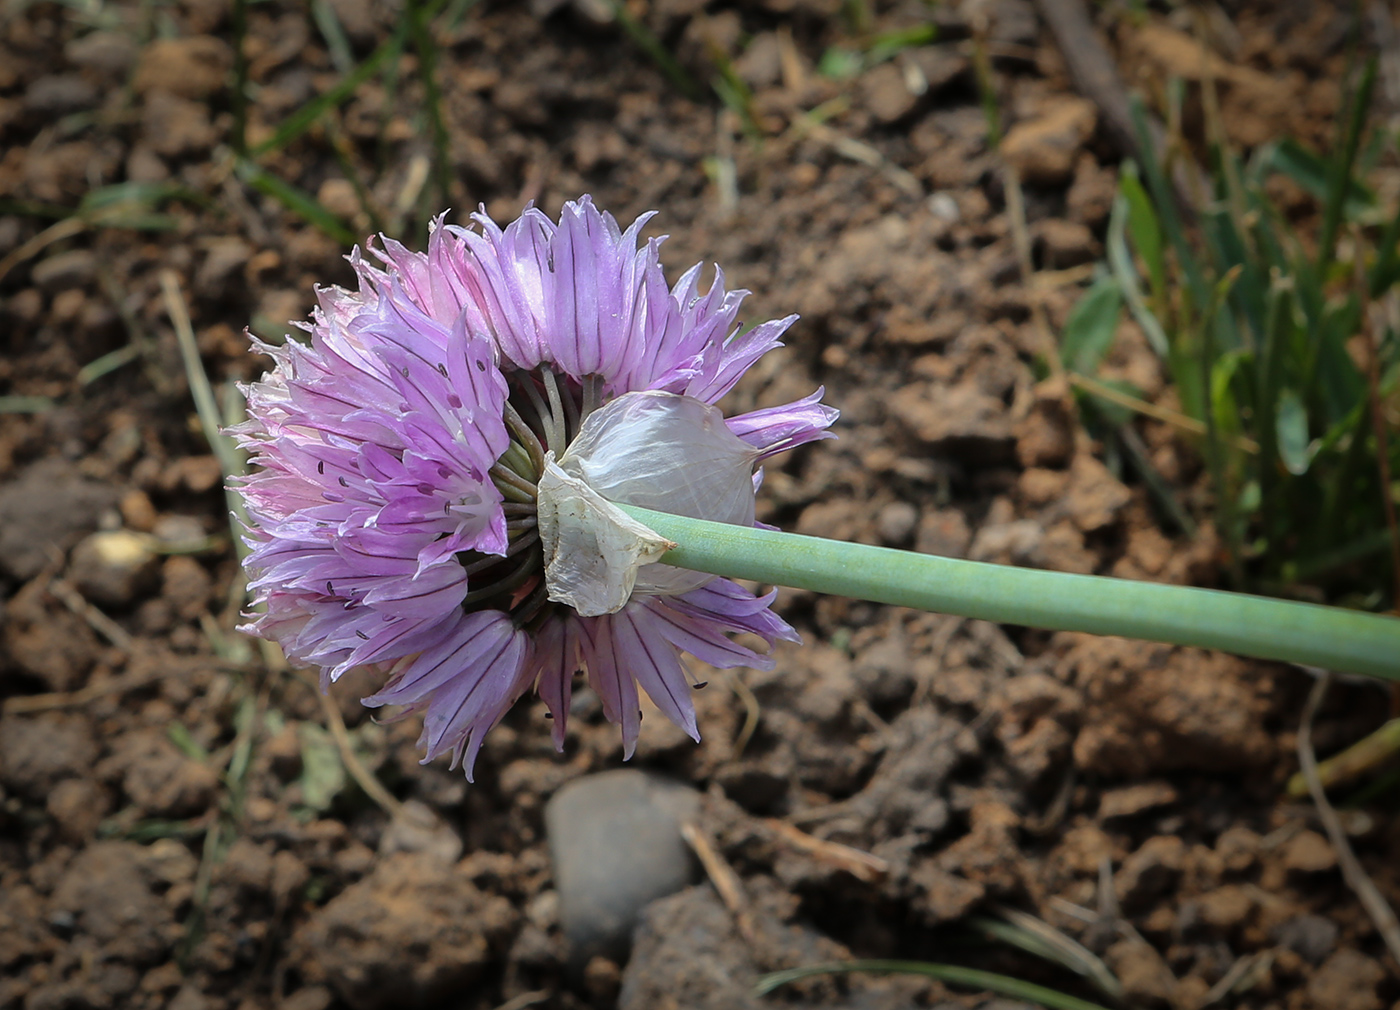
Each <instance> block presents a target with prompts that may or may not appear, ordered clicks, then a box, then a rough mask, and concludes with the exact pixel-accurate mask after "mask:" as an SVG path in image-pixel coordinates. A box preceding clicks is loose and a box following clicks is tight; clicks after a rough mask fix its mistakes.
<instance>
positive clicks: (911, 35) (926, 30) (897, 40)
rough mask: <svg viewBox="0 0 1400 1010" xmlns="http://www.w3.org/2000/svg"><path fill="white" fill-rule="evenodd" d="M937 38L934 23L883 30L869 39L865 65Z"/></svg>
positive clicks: (878, 61)
mask: <svg viewBox="0 0 1400 1010" xmlns="http://www.w3.org/2000/svg"><path fill="white" fill-rule="evenodd" d="M937 38H938V28H937V26H936V25H931V24H925V25H915V26H914V27H913V28H901V29H899V30H897V31H892V32H883V33H881V34H879V35H876V36H875V37H874V38H872V39H871V40H870V43H869V45H867V46H866V49H865V65H866V66H867V67H873V66H875V65H876V64H877V63H883V62H884V61H885V60H888V59H890V58H891V57H894V56H897V55H898V54H899V53H902V52H903V51H904V50H906V49H912V48H913V47H915V46H926V45H928V44H929V43H931V42H933V41H934V40H935V39H937Z"/></svg>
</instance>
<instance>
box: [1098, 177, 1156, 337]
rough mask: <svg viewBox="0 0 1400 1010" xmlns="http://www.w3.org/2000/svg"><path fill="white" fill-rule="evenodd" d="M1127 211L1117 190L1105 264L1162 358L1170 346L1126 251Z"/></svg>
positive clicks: (1133, 314) (1134, 315)
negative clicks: (1144, 298) (1147, 301)
mask: <svg viewBox="0 0 1400 1010" xmlns="http://www.w3.org/2000/svg"><path fill="white" fill-rule="evenodd" d="M1129 213H1130V209H1129V204H1128V200H1127V198H1126V197H1125V196H1124V195H1123V194H1122V193H1119V194H1118V195H1117V196H1115V197H1114V198H1113V212H1112V213H1111V214H1110V215H1109V218H1108V236H1107V239H1106V242H1105V252H1106V253H1107V258H1108V267H1109V269H1110V270H1111V271H1112V272H1113V277H1114V279H1115V280H1116V281H1118V287H1119V290H1120V291H1121V292H1122V294H1123V301H1125V302H1127V303H1128V311H1129V312H1130V313H1132V316H1133V319H1134V321H1135V322H1136V323H1137V324H1138V326H1139V327H1141V328H1142V332H1143V335H1144V336H1146V337H1147V342H1148V343H1149V344H1150V345H1151V346H1152V349H1153V350H1154V351H1156V352H1157V354H1158V356H1160V357H1161V358H1163V359H1164V360H1165V359H1166V357H1167V351H1168V347H1169V345H1168V343H1167V334H1166V331H1165V330H1163V329H1162V324H1161V323H1160V322H1158V320H1157V317H1156V316H1155V315H1153V313H1152V310H1151V309H1149V308H1148V307H1147V303H1146V302H1145V301H1144V300H1143V297H1142V288H1141V286H1140V285H1139V283H1138V272H1137V267H1135V266H1134V265H1133V257H1132V254H1131V253H1129V252H1128V240H1127V234H1126V231H1127V220H1128V215H1129ZM1144 258H1145V257H1144Z"/></svg>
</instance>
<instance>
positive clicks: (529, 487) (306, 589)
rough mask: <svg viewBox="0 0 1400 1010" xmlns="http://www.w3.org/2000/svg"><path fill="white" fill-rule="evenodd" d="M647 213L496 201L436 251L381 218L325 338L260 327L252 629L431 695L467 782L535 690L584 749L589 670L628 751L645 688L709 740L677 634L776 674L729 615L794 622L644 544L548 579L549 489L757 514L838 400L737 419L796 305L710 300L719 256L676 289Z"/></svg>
mask: <svg viewBox="0 0 1400 1010" xmlns="http://www.w3.org/2000/svg"><path fill="white" fill-rule="evenodd" d="M651 216H652V215H650V214H648V215H644V216H643V217H641V218H639V219H638V220H637V221H635V222H634V223H633V224H632V225H631V227H629V228H628V229H627V230H626V231H625V232H623V231H621V230H620V229H619V227H618V225H617V223H616V222H615V221H614V220H613V218H612V217H611V216H610V215H608V214H605V213H602V212H600V211H599V210H598V209H597V208H596V207H594V205H593V203H592V201H591V200H590V199H589V198H588V197H586V196H585V197H583V198H581V199H580V200H579V201H578V202H577V203H568V204H566V205H565V206H564V208H563V211H562V213H561V216H560V220H559V222H558V224H555V223H554V222H553V221H551V220H550V219H549V218H548V217H547V216H546V215H544V214H543V213H541V212H540V211H538V210H536V209H533V208H531V209H527V210H526V211H525V213H524V214H523V215H522V217H521V218H520V219H519V220H518V221H516V222H515V223H513V224H511V225H510V226H509V227H507V228H505V229H504V230H502V229H500V228H499V227H497V226H496V224H495V223H494V222H493V221H492V220H491V219H490V218H489V217H487V216H486V215H485V213H484V212H483V213H478V214H475V215H473V220H474V221H475V222H476V223H477V224H478V225H479V226H480V228H481V231H480V232H477V231H474V230H469V229H464V228H459V227H456V226H451V225H445V224H443V222H442V221H441V220H439V221H438V222H436V226H435V227H434V229H433V231H432V234H431V237H430V240H429V246H428V251H427V252H426V253H415V252H411V251H410V250H408V249H406V248H405V247H403V246H402V245H400V244H399V243H397V242H394V241H392V240H388V239H385V240H383V242H382V246H383V248H382V249H374V248H371V250H370V251H371V253H372V254H373V256H374V257H375V258H376V259H377V260H378V265H375V264H372V263H371V262H369V261H367V260H366V259H365V258H363V257H362V256H361V254H360V252H359V250H358V249H357V250H355V251H354V252H353V253H352V254H351V256H350V263H351V264H352V266H353V267H354V269H355V271H356V273H357V274H358V276H359V290H358V291H354V292H351V291H346V290H343V289H339V288H330V289H322V290H320V291H319V292H318V295H319V308H318V309H317V310H315V311H314V312H313V316H312V321H311V323H310V324H307V325H305V326H304V328H305V329H306V330H307V331H308V332H309V334H310V341H309V343H306V342H299V341H295V340H288V341H287V342H286V343H285V344H284V345H282V346H280V347H276V346H269V345H266V344H261V343H259V344H258V349H259V350H260V351H262V352H264V353H266V354H268V355H270V356H271V357H272V358H273V359H274V361H275V362H276V367H275V368H274V370H273V371H272V372H270V373H269V374H268V375H266V376H265V377H264V378H263V379H262V380H261V381H259V382H255V383H253V384H252V385H250V386H249V387H248V388H247V390H246V392H247V396H248V416H249V420H248V421H247V422H246V423H244V424H242V425H240V426H239V427H238V428H236V429H235V433H236V434H237V435H238V436H239V438H240V440H241V442H242V443H243V444H244V445H245V446H246V447H247V448H248V449H249V450H250V452H251V454H252V462H253V463H254V464H256V465H257V466H258V467H259V469H258V470H257V472H255V473H254V474H253V475H252V476H250V477H248V478H246V479H245V480H244V481H242V482H241V483H240V484H239V487H238V490H239V492H240V493H241V494H242V496H243V499H244V501H245V503H246V505H247V511H248V516H249V521H250V524H251V530H250V533H249V538H248V539H249V545H250V547H251V549H252V550H251V553H250V554H249V556H248V559H247V562H246V564H247V568H248V571H249V573H250V576H251V582H250V585H251V587H252V589H253V591H254V593H255V599H256V603H257V604H258V605H259V606H258V607H257V608H256V612H255V613H253V614H252V615H250V617H251V619H250V622H249V624H248V625H247V630H250V631H252V632H253V633H255V634H258V635H261V636H263V637H266V638H269V639H272V640H274V641H276V642H278V643H279V644H280V645H281V646H282V648H283V649H284V650H285V651H286V653H287V655H288V657H289V658H290V659H291V660H292V661H294V662H297V663H301V664H306V665H312V666H316V667H319V668H320V669H321V671H322V683H323V686H326V685H329V684H330V683H331V682H333V681H335V680H337V679H338V678H339V677H340V676H341V675H342V674H344V673H345V672H346V671H347V670H350V669H351V668H353V667H357V666H370V667H373V668H375V669H378V670H381V671H383V672H384V674H385V676H386V682H385V683H384V685H383V687H382V688H381V689H380V690H379V691H378V692H376V693H375V694H373V695H371V696H370V697H368V698H365V699H364V703H365V704H366V705H369V706H375V707H377V706H383V705H397V706H406V709H407V710H408V711H421V712H422V713H423V736H422V739H421V740H420V744H422V745H424V746H425V747H426V751H427V755H426V757H425V758H424V760H425V761H427V760H432V759H433V758H434V757H436V756H437V755H439V754H441V753H444V752H450V753H451V755H452V760H453V763H454V764H456V763H460V764H462V765H463V766H464V767H465V768H466V771H467V774H468V776H469V777H470V775H471V769H472V765H473V762H474V760H475V757H476V754H477V751H478V750H479V748H480V747H481V742H482V737H483V735H484V734H485V732H486V731H487V730H488V729H490V728H491V727H492V726H493V725H495V724H496V723H497V722H498V721H499V720H500V719H501V717H502V716H503V715H504V714H505V712H506V711H507V710H508V709H509V708H510V706H511V705H512V704H513V703H514V702H515V701H516V700H517V699H518V698H519V697H520V696H521V695H522V694H524V693H525V692H526V691H527V690H529V689H530V688H531V687H532V686H534V687H536V688H537V690H538V692H539V694H540V696H541V698H542V699H543V700H544V702H545V704H546V705H547V707H548V709H549V711H550V713H551V715H552V716H553V720H554V723H553V734H554V741H555V744H556V745H557V746H561V747H562V745H563V740H564V732H565V724H566V719H567V716H568V712H569V705H570V697H571V691H572V684H573V677H574V675H575V673H576V672H577V671H580V670H582V671H585V672H586V673H587V676H588V680H589V682H590V683H591V684H592V686H593V688H594V689H595V690H596V692H597V694H598V696H599V698H600V699H601V701H602V705H603V711H604V714H605V715H606V716H607V718H608V719H609V720H611V721H613V722H615V723H620V724H621V727H622V735H623V741H624V749H625V752H626V753H627V754H628V755H629V756H630V754H631V752H632V749H633V747H634V746H635V744H636V739H637V732H638V726H639V720H640V710H639V708H638V695H637V688H638V685H640V686H641V688H642V690H644V691H646V693H647V694H648V695H649V696H650V697H651V698H652V700H653V701H654V702H655V703H656V705H657V707H658V708H659V709H660V710H661V711H662V712H664V713H665V714H666V715H667V716H668V717H669V718H670V719H672V720H673V721H674V722H675V723H676V724H677V725H678V726H680V727H681V728H682V729H684V730H685V731H686V732H687V733H689V734H690V735H691V736H692V737H695V738H696V739H698V733H697V730H696V725H695V714H694V709H693V707H692V704H691V699H690V684H689V681H688V678H687V674H686V672H685V669H684V667H683V666H682V664H681V661H680V658H679V656H678V651H684V652H688V653H690V654H692V655H694V656H696V657H698V658H699V659H701V660H704V661H705V662H707V663H710V664H713V665H715V666H719V667H732V666H739V665H747V666H755V667H761V668H767V667H770V666H771V665H772V661H771V660H770V659H769V658H768V657H766V656H764V655H760V654H758V653H755V652H753V651H752V650H750V649H748V648H745V647H743V646H741V645H738V644H736V643H735V642H733V641H731V640H730V639H729V637H728V635H727V633H730V632H752V633H754V634H756V635H758V636H759V637H761V638H762V639H764V640H765V641H766V642H767V643H768V644H769V646H770V647H771V646H772V645H773V644H774V643H775V642H776V641H777V640H778V639H789V640H796V637H797V636H796V634H795V633H794V632H793V630H792V629H791V628H790V627H789V626H788V625H787V624H786V623H785V622H784V621H782V620H781V619H780V618H778V617H777V616H776V615H774V614H773V613H772V612H771V611H770V610H769V604H770V603H771V602H772V599H773V597H772V595H771V594H770V595H768V596H765V597H758V598H756V597H754V596H753V594H751V593H749V592H748V591H747V590H745V589H743V588H741V587H740V586H739V585H737V584H735V583H733V582H730V581H728V580H726V579H719V578H711V577H709V576H703V575H696V574H695V573H690V572H682V571H680V570H678V569H671V568H668V567H667V566H664V565H659V564H649V565H646V566H644V567H642V568H640V570H639V571H636V572H635V575H636V583H635V586H633V584H632V581H631V579H632V576H633V574H634V573H633V572H629V573H628V575H627V581H626V583H625V586H624V587H623V588H622V589H620V590H619V589H617V587H616V586H615V585H614V586H613V589H612V594H613V596H614V597H616V602H615V603H613V604H600V605H599V606H597V607H593V606H589V605H585V604H583V603H580V602H578V600H577V598H576V597H574V596H570V595H567V594H564V593H563V592H562V590H560V589H559V585H560V581H561V579H564V578H566V576H564V575H556V569H555V568H554V567H551V568H550V573H549V575H550V577H549V578H546V571H545V569H546V556H545V555H546V548H548V549H549V550H551V551H554V552H555V553H556V554H557V553H558V552H560V551H565V550H567V549H568V548H569V545H570V544H572V543H573V542H574V541H572V540H570V539H568V537H567V536H565V537H562V538H561V537H560V536H559V535H558V534H557V533H556V532H554V531H553V526H554V525H556V524H555V523H553V522H550V523H546V522H545V521H544V520H545V519H552V518H553V516H554V515H555V514H556V512H559V511H560V508H559V507H558V506H557V504H556V502H555V500H554V499H552V498H548V499H547V498H546V496H545V495H544V493H543V492H542V488H543V487H546V486H547V487H553V488H560V487H575V486H579V487H581V489H582V491H583V492H584V493H586V494H589V495H592V494H593V492H595V491H596V493H597V494H598V495H601V497H602V498H603V499H607V500H608V501H612V502H622V503H625V504H631V505H640V506H643V507H648V508H654V509H658V510H661V511H671V512H675V513H678V514H682V515H689V516H692V517H694V518H704V519H719V520H722V521H726V522H744V523H752V522H753V492H754V491H755V490H756V488H757V484H758V481H759V479H760V478H761V471H758V472H757V473H755V468H756V467H757V466H758V465H759V463H760V462H761V461H762V460H763V459H765V458H767V457H768V456H771V455H773V454H774V453H778V452H782V451H783V450H786V449H790V448H792V447H794V446H797V445H801V444H803V443H805V442H809V441H812V440H814V439H818V438H822V437H825V436H826V429H827V427H828V426H829V425H830V424H831V423H832V421H833V420H834V419H835V417H836V412H835V411H834V410H832V409H830V408H828V407H825V406H822V405H821V404H820V402H819V400H820V397H821V390H818V391H817V392H816V393H814V394H813V395H812V396H810V397H807V398H805V399H803V400H798V401H796V402H794V403H790V404H786V405H784V406H781V407H774V408H768V409H764V410H757V411H754V412H752V413H748V414H743V415H740V416H737V417H731V418H728V419H724V418H723V417H722V415H720V414H719V412H718V410H717V409H716V408H714V407H712V406H709V405H711V404H713V403H714V402H715V401H716V400H718V399H719V398H720V397H722V396H723V395H724V394H725V393H727V392H728V391H729V390H730V389H731V388H733V386H734V384H735V382H737V381H738V379H739V377H740V376H741V375H743V373H744V371H745V370H746V369H747V368H748V367H749V366H750V365H752V364H753V363H754V362H755V361H757V360H758V358H759V357H761V356H762V355H763V354H765V353H766V352H767V351H769V350H771V349H773V348H774V347H777V346H779V343H778V338H779V337H780V336H781V335H782V333H783V332H784V331H785V330H786V329H787V328H788V326H789V325H791V323H792V322H793V320H794V319H795V318H796V317H791V316H790V317H788V318H786V319H781V320H775V321H771V322H766V323H762V324H760V325H758V326H755V327H753V328H751V329H748V330H744V331H741V330H740V329H739V327H738V325H737V313H738V309H739V303H740V302H741V301H742V300H743V298H744V296H745V295H746V294H747V292H743V291H733V292H726V291H725V289H724V278H723V274H722V273H721V272H720V271H719V270H718V268H716V271H715V279H714V282H713V283H712V284H711V285H710V287H709V290H708V291H706V292H705V293H703V294H702V293H701V292H700V290H699V279H700V267H699V265H697V266H695V267H693V268H692V269H690V270H689V271H687V272H686V273H685V274H684V275H683V276H682V277H681V278H680V280H679V281H678V282H677V283H676V284H675V286H674V287H671V288H668V287H667V285H666V282H665V277H664V275H663V273H662V270H661V266H660V261H659V259H658V255H657V250H658V247H659V245H660V241H661V240H660V239H651V240H649V241H647V242H646V243H645V244H642V245H641V246H640V247H639V245H638V240H639V238H640V233H641V229H642V227H643V226H644V225H645V224H646V222H647V221H648V220H649V219H650V217H651ZM581 432H582V435H583V437H582V438H581V437H580V434H581ZM736 468H738V469H737V470H736ZM736 472H738V473H740V475H741V476H740V477H739V478H738V481H739V485H740V487H739V489H738V491H737V492H736V482H735V476H734V474H735V473H736ZM542 478H544V479H545V480H546V481H547V482H549V483H548V484H547V485H542V483H541V482H542ZM561 482H563V483H561ZM571 500H572V499H571ZM546 504H548V506H549V509H548V514H547V515H544V513H545V508H544V506H545V505H546ZM603 505H604V507H606V508H610V507H611V506H608V505H607V504H606V502H604V503H603ZM570 508H571V506H569V505H568V504H566V505H565V506H564V507H563V509H562V510H563V511H564V512H570ZM570 514H572V513H570ZM546 525H548V526H550V527H551V529H550V531H548V533H547V535H546V537H545V538H544V539H545V540H546V541H547V542H542V537H541V532H542V527H545V526H546ZM562 560H563V561H568V560H569V559H562ZM584 560H585V561H589V560H590V559H586V558H585V559H584ZM550 561H551V565H553V562H554V561H555V559H553V558H551V559H550ZM575 574H577V573H575ZM585 575H587V572H585ZM587 592H588V589H587V587H585V590H584V594H585V595H586V594H587ZM619 594H620V595H619ZM565 599H567V600H570V601H572V602H561V600H565ZM600 607H601V608H606V609H607V610H608V612H600V613H594V612H593V611H594V610H597V609H599V608H600ZM580 610H583V611H584V613H580ZM585 613H587V614H590V615H591V616H585Z"/></svg>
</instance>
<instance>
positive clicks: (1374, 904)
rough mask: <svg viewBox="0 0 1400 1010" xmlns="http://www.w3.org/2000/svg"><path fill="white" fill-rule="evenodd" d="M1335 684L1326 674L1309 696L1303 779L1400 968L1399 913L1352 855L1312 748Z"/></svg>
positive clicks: (1350, 881) (1345, 873)
mask: <svg viewBox="0 0 1400 1010" xmlns="http://www.w3.org/2000/svg"><path fill="white" fill-rule="evenodd" d="M1331 682H1332V675H1331V674H1330V673H1327V672H1323V674H1322V675H1321V676H1320V677H1318V678H1317V683H1316V684H1314V685H1313V689H1312V692H1311V693H1310V694H1309V695H1308V702H1307V704H1306V705H1304V706H1303V718H1302V721H1301V723H1300V725H1299V726H1298V763H1299V764H1300V765H1301V766H1302V769H1303V777H1304V778H1305V779H1306V780H1307V783H1308V792H1309V793H1311V794H1312V799H1313V803H1315V804H1316V805H1317V815H1318V817H1320V818H1321V819H1322V826H1323V827H1324V828H1325V829H1326V830H1327V837H1328V839H1329V840H1331V842H1332V848H1333V849H1335V850H1336V853H1337V863H1338V864H1339V865H1340V866H1341V868H1342V879H1343V880H1345V881H1346V882H1347V886H1348V887H1350V888H1351V889H1352V891H1353V892H1355V894H1356V897H1357V899H1358V900H1359V901H1360V902H1361V907H1362V908H1364V909H1365V910H1366V914H1367V915H1369V916H1370V917H1371V921H1372V922H1373V923H1375V925H1376V931H1377V932H1378V933H1380V935H1381V939H1383V940H1384V941H1385V945H1386V947H1387V948H1388V949H1389V950H1390V956H1391V957H1392V958H1394V960H1395V967H1397V968H1400V921H1397V920H1396V918H1395V912H1394V911H1393V910H1392V909H1391V907H1390V905H1388V904H1387V903H1386V900H1385V898H1384V897H1383V896H1382V895H1381V892H1380V890H1379V889H1378V888H1377V887H1376V885H1375V884H1374V883H1373V882H1372V881H1371V878H1370V877H1368V876H1367V875H1366V871H1365V869H1363V868H1362V866H1361V861H1360V860H1358V859H1357V858H1356V853H1354V852H1353V851H1352V849H1351V842H1349V841H1348V840H1347V834H1346V831H1344V830H1343V828H1342V822H1341V820H1340V819H1339V818H1338V817H1337V812H1336V811H1335V810H1333V809H1332V804H1331V803H1330V802H1329V801H1328V799H1327V793H1326V791H1325V790H1324V789H1323V788H1322V779H1321V777H1320V776H1319V775H1318V772H1317V755H1316V754H1314V753H1313V745H1312V729H1313V719H1314V718H1315V717H1316V716H1317V710H1318V708H1319V707H1321V705H1322V699H1323V698H1324V697H1325V696H1326V694H1327V688H1328V685H1330V684H1331Z"/></svg>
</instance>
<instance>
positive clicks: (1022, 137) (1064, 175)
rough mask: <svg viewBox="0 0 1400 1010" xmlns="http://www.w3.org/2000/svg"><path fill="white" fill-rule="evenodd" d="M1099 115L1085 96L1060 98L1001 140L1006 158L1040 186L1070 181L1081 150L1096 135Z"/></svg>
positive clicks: (1033, 182) (1023, 174) (1026, 178)
mask: <svg viewBox="0 0 1400 1010" xmlns="http://www.w3.org/2000/svg"><path fill="white" fill-rule="evenodd" d="M1097 122H1098V114H1097V112H1096V111H1095V110H1094V105H1093V103H1092V102H1090V101H1087V100H1086V99H1083V98H1060V99H1058V100H1056V102H1055V104H1054V105H1053V106H1052V107H1051V108H1050V110H1049V111H1048V112H1045V113H1044V114H1042V115H1040V116H1037V117H1036V118H1034V119H1029V120H1026V121H1025V122H1021V123H1017V124H1016V125H1015V126H1013V127H1012V128H1011V129H1010V130H1008V131H1007V133H1006V137H1005V139H1004V140H1003V141H1002V143H1001V152H1002V154H1003V156H1005V158H1006V160H1007V161H1009V162H1010V163H1011V164H1012V165H1014V166H1015V167H1016V168H1017V170H1019V171H1020V173H1021V177H1022V179H1023V180H1025V181H1026V182H1028V183H1031V184H1033V185H1037V186H1055V185H1060V184H1063V183H1065V182H1067V181H1069V178H1070V176H1071V175H1072V174H1073V172H1074V166H1075V162H1076V161H1077V159H1078V157H1079V152H1080V150H1081V149H1082V148H1083V147H1084V145H1085V144H1086V143H1088V141H1089V138H1090V137H1092V136H1093V134H1094V127H1095V125H1096V124H1097Z"/></svg>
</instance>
